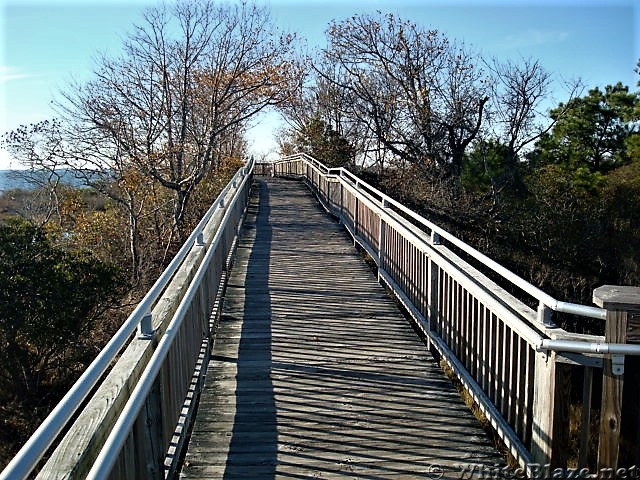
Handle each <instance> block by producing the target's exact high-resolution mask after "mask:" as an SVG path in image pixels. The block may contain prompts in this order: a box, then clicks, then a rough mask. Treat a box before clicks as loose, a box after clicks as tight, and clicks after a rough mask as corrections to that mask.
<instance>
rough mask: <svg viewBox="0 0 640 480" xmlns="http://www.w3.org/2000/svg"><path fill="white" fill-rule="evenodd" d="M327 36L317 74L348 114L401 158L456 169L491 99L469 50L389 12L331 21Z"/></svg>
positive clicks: (428, 167)
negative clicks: (340, 101) (342, 100)
mask: <svg viewBox="0 0 640 480" xmlns="http://www.w3.org/2000/svg"><path fill="white" fill-rule="evenodd" d="M327 37H328V46H327V48H326V49H325V50H324V51H323V52H322V60H321V61H320V62H318V65H319V66H318V67H317V74H318V76H319V77H320V78H321V79H322V80H323V81H324V82H328V83H330V84H331V85H333V88H334V89H337V90H341V91H342V92H343V93H341V94H340V95H339V97H338V98H342V99H344V100H345V102H344V103H343V104H342V105H340V108H342V109H343V111H344V112H345V113H346V114H347V115H348V117H349V118H350V119H351V121H352V122H354V121H357V122H358V123H359V124H360V125H361V126H362V127H361V128H360V130H361V131H365V132H366V133H367V135H368V136H369V138H370V139H372V141H373V142H375V143H376V144H377V146H379V147H380V148H382V149H384V150H385V151H387V152H389V153H391V154H392V155H393V156H394V157H396V158H398V159H399V160H400V161H402V162H404V163H405V164H411V165H416V166H418V167H420V168H421V169H422V170H423V171H425V172H430V173H434V174H438V175H445V176H448V175H454V176H456V175H459V173H460V171H461V167H462V161H463V157H464V151H465V149H466V148H467V146H468V145H469V144H470V143H471V142H472V141H473V140H474V138H476V136H477V134H478V132H479V129H480V126H481V124H482V119H483V115H484V111H485V107H486V104H487V101H488V97H487V92H488V88H487V84H486V82H485V76H484V72H483V71H482V69H481V68H480V67H479V65H478V61H477V58H475V56H474V54H473V53H471V52H470V51H469V50H468V49H466V48H465V47H464V46H461V45H456V44H454V43H451V42H449V40H448V39H447V38H446V37H445V36H444V35H442V34H440V33H439V32H437V31H435V30H424V29H422V28H420V27H419V26H418V25H416V24H415V23H412V22H410V21H406V20H402V19H400V18H398V17H397V16H395V15H391V14H389V15H384V16H383V15H378V16H370V15H357V16H354V17H352V18H349V19H346V20H343V21H340V22H338V21H334V22H332V23H331V24H330V25H329V28H328V30H327ZM319 100H320V101H321V99H319Z"/></svg>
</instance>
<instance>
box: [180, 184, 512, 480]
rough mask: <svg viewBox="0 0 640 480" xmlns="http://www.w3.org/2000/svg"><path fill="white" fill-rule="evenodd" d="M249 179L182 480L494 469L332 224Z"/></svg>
mask: <svg viewBox="0 0 640 480" xmlns="http://www.w3.org/2000/svg"><path fill="white" fill-rule="evenodd" d="M257 183H258V187H257V194H255V195H254V198H253V199H252V204H251V206H250V211H249V216H248V218H247V222H246V224H245V227H244V231H243V235H242V237H241V239H240V243H239V247H238V253H237V258H236V262H235V265H234V267H233V270H232V272H231V276H230V280H229V285H228V288H227V293H226V297H225V302H224V308H223V314H222V318H221V321H220V326H219V330H218V332H217V335H216V340H215V346H214V351H213V354H212V358H211V360H210V363H209V366H208V372H207V377H206V382H205V388H204V392H203V394H202V398H201V401H200V406H199V410H198V414H197V419H196V422H195V426H194V431H193V434H192V437H191V441H190V445H189V450H188V453H187V456H186V459H185V466H184V468H183V470H182V473H181V478H189V479H201V478H207V479H215V478H242V479H273V478H368V479H378V478H380V479H381V478H440V477H441V476H442V473H444V477H442V478H461V473H460V468H459V467H458V466H457V465H458V464H469V463H470V464H482V465H489V466H494V465H500V466H502V465H503V459H502V457H501V456H500V455H499V454H498V453H497V452H496V451H495V450H494V448H493V447H492V445H491V442H490V440H489V439H488V437H487V436H486V434H485V433H484V432H483V430H482V428H481V427H480V425H479V423H478V422H477V420H476V419H475V418H474V417H473V416H472V414H471V413H470V412H469V410H468V409H467V408H466V407H465V405H464V404H463V402H462V401H461V400H460V398H459V396H458V394H457V392H456V391H455V389H454V388H453V387H452V385H451V384H450V382H449V380H448V379H447V378H446V377H445V376H444V375H443V373H442V371H441V370H440V368H439V366H438V365H437V364H436V363H435V362H434V360H433V358H432V357H431V355H430V354H429V352H428V350H427V349H426V348H425V346H424V345H423V343H422V342H421V340H420V339H419V337H418V336H417V335H416V333H415V332H414V331H413V329H412V327H411V326H410V325H409V323H408V322H407V320H406V319H405V318H404V317H403V316H402V314H401V313H400V312H399V310H398V308H397V306H396V305H395V303H394V302H393V301H392V300H391V299H390V298H389V297H388V296H387V295H386V293H385V290H384V289H383V288H382V287H381V286H380V285H379V284H378V282H377V280H376V278H375V275H374V274H373V273H372V272H371V271H370V269H369V268H368V266H367V265H366V264H365V262H364V261H363V260H362V259H361V257H360V256H359V254H358V253H357V252H356V251H355V249H354V248H353V243H352V242H351V239H350V238H349V237H348V236H347V234H346V233H345V231H344V230H343V229H342V228H341V226H340V225H339V224H337V223H336V222H335V221H334V220H333V219H332V218H331V217H330V216H328V215H327V214H325V213H324V211H323V210H322V209H321V208H320V207H319V206H318V204H317V202H316V201H315V199H314V198H313V197H312V196H311V195H310V194H309V193H308V190H306V188H305V187H304V186H303V185H302V184H301V183H299V182H295V181H287V180H281V179H269V180H258V181H257ZM466 478H468V476H467V477H466Z"/></svg>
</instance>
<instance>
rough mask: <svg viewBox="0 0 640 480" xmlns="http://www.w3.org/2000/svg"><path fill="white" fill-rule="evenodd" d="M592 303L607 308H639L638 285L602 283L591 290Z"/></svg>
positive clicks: (639, 288)
mask: <svg viewBox="0 0 640 480" xmlns="http://www.w3.org/2000/svg"><path fill="white" fill-rule="evenodd" d="M593 303H595V304H596V305H598V306H599V307H601V308H606V309H608V310H640V287H627V286H619V285H602V286H601V287H598V288H596V289H595V290H594V291H593Z"/></svg>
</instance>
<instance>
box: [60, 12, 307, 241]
mask: <svg viewBox="0 0 640 480" xmlns="http://www.w3.org/2000/svg"><path fill="white" fill-rule="evenodd" d="M294 47H295V37H293V36H291V35H280V34H279V33H278V31H277V29H276V28H275V27H274V25H273V23H272V22H271V20H270V17H269V14H268V11H267V10H266V9H265V8H260V7H257V6H255V5H252V4H249V3H245V2H243V3H241V4H239V5H233V6H229V5H225V6H216V5H214V3H213V2H210V1H207V2H196V1H190V2H178V3H177V4H175V5H174V6H172V7H166V6H162V7H158V8H152V9H150V10H148V11H147V12H146V14H145V16H144V22H143V24H142V25H139V26H136V27H135V29H134V31H133V33H132V34H131V35H129V36H128V37H127V38H126V40H125V43H124V53H123V56H122V57H121V58H117V59H109V58H106V57H102V58H101V59H100V60H99V62H98V67H97V68H96V71H95V78H94V79H93V80H91V81H89V82H87V83H85V84H76V85H75V86H74V87H73V88H71V89H69V90H68V91H67V92H66V93H65V94H64V98H65V100H66V101H65V102H64V103H62V104H61V108H62V111H63V112H64V114H65V118H66V119H67V120H68V121H69V122H70V123H73V124H75V125H77V126H78V128H77V132H78V133H79V134H82V135H88V136H90V137H91V138H92V140H91V141H88V142H86V141H85V142H83V143H84V147H85V149H84V151H83V152H82V158H83V159H84V160H85V161H87V159H96V161H98V160H99V161H102V160H104V159H105V158H109V159H110V161H111V163H112V164H113V163H116V164H118V165H122V166H126V167H127V168H135V169H136V170H138V171H140V172H142V173H143V174H144V175H146V176H149V177H151V178H153V179H154V180H155V181H157V182H158V183H160V184H161V185H162V186H163V187H165V188H168V189H170V190H171V191H173V192H174V194H175V197H174V214H173V215H174V225H175V227H176V232H177V233H178V235H179V236H180V235H181V233H182V227H183V221H184V215H185V211H186V210H185V209H186V206H187V204H188V201H189V198H190V196H191V194H192V192H193V191H194V189H195V187H196V186H197V185H198V184H199V183H200V182H201V180H202V179H203V178H204V177H205V175H206V174H207V173H209V172H211V171H212V170H213V169H214V168H215V167H216V165H217V164H218V163H219V158H218V156H217V153H218V152H219V150H220V149H219V148H218V147H219V144H220V143H221V142H223V141H225V137H226V136H227V135H236V134H237V133H238V132H242V131H243V129H244V127H245V126H246V123H247V121H248V120H249V119H250V118H252V117H253V116H254V115H255V114H257V113H258V112H260V111H261V110H263V109H264V108H266V107H267V106H270V105H277V104H279V103H280V102H282V101H283V100H284V99H285V98H287V96H288V94H289V93H288V92H289V91H290V86H291V84H295V83H296V82H297V81H298V78H299V76H298V72H297V66H296V62H295V51H294ZM93 139H97V140H95V141H94V140H93ZM77 158H80V156H79V155H78V156H77Z"/></svg>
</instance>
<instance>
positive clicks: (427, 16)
mask: <svg viewBox="0 0 640 480" xmlns="http://www.w3.org/2000/svg"><path fill="white" fill-rule="evenodd" d="M258 1H260V0H258ZM152 3H153V2H151V1H146V0H129V1H128V2H126V3H124V2H118V1H111V2H107V1H105V0H85V1H80V0H76V1H73V0H67V1H65V2H61V1H59V0H39V1H37V2H31V1H29V0H26V1H19V0H0V39H1V40H2V49H1V50H0V132H5V131H8V130H12V129H14V128H16V127H17V126H18V125H20V124H23V123H30V122H35V121H39V120H43V119H46V118H50V117H51V116H53V111H52V110H51V100H52V99H53V98H54V97H56V96H58V95H59V92H60V90H61V89H63V88H64V87H65V85H66V84H68V82H69V81H70V80H71V79H77V80H83V79H88V78H90V75H91V69H92V65H93V59H94V57H95V55H96V53H98V52H105V53H107V54H109V55H116V54H117V53H118V51H119V48H120V45H121V41H122V38H123V36H125V35H126V33H127V31H129V29H130V27H131V25H132V24H134V23H135V22H137V21H139V20H140V13H141V11H142V10H143V8H144V6H145V5H150V4H152ZM268 3H269V4H270V6H271V10H272V13H273V16H274V19H275V20H276V22H277V23H278V24H279V25H281V26H282V27H284V28H286V29H289V30H292V31H296V32H297V33H298V34H299V35H301V36H302V37H305V38H307V40H308V44H309V46H310V47H314V46H320V47H321V46H322V45H323V44H324V30H325V28H326V26H327V24H328V22H329V21H331V20H332V19H338V20H339V19H342V18H346V17H348V16H351V15H354V14H356V13H364V12H369V13H373V12H375V11H376V10H380V11H382V12H393V13H397V14H399V15H400V16H401V17H403V18H407V19H411V20H413V21H415V22H416V23H418V24H421V25H424V26H425V27H428V28H435V29H437V30H440V31H441V32H443V33H445V34H447V36H448V37H449V38H451V39H457V40H461V41H464V42H465V43H466V44H467V45H470V46H472V47H473V48H474V49H475V50H477V51H478V52H480V53H482V54H484V55H487V56H496V57H500V58H511V59H514V60H516V59H518V58H519V57H532V58H537V59H539V60H540V61H541V63H542V65H544V67H545V68H546V69H547V70H549V71H551V72H553V73H554V74H555V75H556V78H558V80H559V81H558V83H557V87H558V88H557V90H556V92H555V99H554V100H555V103H557V102H558V101H562V100H564V99H565V98H566V97H565V96H564V91H563V90H562V89H561V88H560V83H561V82H560V80H561V79H566V80H571V79H575V78H577V77H580V78H582V79H583V81H584V83H585V85H586V86H587V87H588V88H592V87H595V86H600V87H603V86H604V85H606V84H608V83H615V82H617V81H621V82H623V83H624V84H626V85H629V86H631V87H632V88H634V89H635V88H636V87H635V84H636V82H637V81H638V79H640V76H638V75H637V74H636V73H634V71H633V69H634V67H635V64H636V62H637V60H638V58H640V2H638V1H637V0H562V1H561V0H555V1H551V0H538V1H535V0H528V1H518V0H510V1H509V0H492V1H488V0H484V1H480V0H475V1H474V0H449V1H445V0H439V1H438V0H395V1H394V0H386V1H383V0H324V1H313V0H311V1H310V0H306V1H304V0H300V1H294V0H269V1H268ZM555 103H553V104H554V105H555ZM276 124H277V121H276V118H275V116H274V115H269V116H266V117H265V118H262V119H260V122H259V123H258V125H256V127H255V128H254V129H253V131H252V138H251V139H250V144H252V149H253V151H254V152H255V153H256V154H257V155H261V154H265V153H268V152H270V151H275V143H274V142H273V133H274V132H273V129H274V127H275V126H276ZM9 167H14V168H15V167H17V165H15V163H13V164H11V163H10V159H8V158H7V157H6V154H5V153H4V152H0V169H4V168H9Z"/></svg>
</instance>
